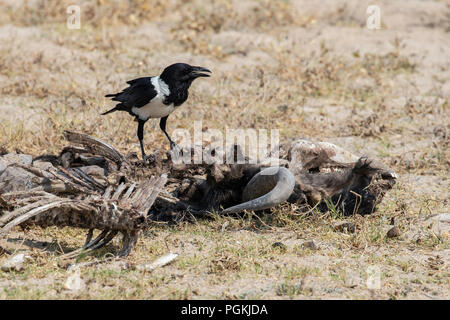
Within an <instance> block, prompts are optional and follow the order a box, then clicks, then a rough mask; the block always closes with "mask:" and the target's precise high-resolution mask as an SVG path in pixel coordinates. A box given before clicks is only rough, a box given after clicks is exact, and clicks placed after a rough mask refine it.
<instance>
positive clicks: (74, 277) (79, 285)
mask: <svg viewBox="0 0 450 320" xmlns="http://www.w3.org/2000/svg"><path fill="white" fill-rule="evenodd" d="M69 270H71V269H69ZM69 272H70V273H72V274H71V275H70V276H69V277H67V280H66V282H65V283H64V288H65V289H67V290H70V291H73V292H80V291H82V290H84V289H85V288H86V284H85V282H84V280H83V279H82V278H81V277H80V273H81V272H80V269H79V268H74V269H73V271H69Z"/></svg>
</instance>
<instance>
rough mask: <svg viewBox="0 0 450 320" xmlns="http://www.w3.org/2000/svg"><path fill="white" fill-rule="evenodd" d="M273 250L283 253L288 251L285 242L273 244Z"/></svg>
mask: <svg viewBox="0 0 450 320" xmlns="http://www.w3.org/2000/svg"><path fill="white" fill-rule="evenodd" d="M272 248H278V249H280V250H281V251H286V250H287V247H286V245H285V244H284V243H283V242H274V243H273V244H272Z"/></svg>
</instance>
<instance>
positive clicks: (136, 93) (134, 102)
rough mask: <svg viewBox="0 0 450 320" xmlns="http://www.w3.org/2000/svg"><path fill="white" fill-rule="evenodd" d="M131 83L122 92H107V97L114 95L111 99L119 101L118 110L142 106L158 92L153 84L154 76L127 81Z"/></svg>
mask: <svg viewBox="0 0 450 320" xmlns="http://www.w3.org/2000/svg"><path fill="white" fill-rule="evenodd" d="M127 83H128V84H129V85H130V86H129V87H128V88H125V89H123V90H122V92H119V93H114V94H107V95H106V96H105V97H112V99H111V100H113V101H119V102H120V104H118V105H117V106H116V108H115V109H116V110H125V111H129V110H131V108H133V107H136V108H140V107H143V106H145V105H146V104H147V103H149V102H150V101H151V100H152V99H153V98H154V97H156V95H157V94H158V93H157V92H156V90H155V87H154V86H153V84H152V78H149V77H145V78H138V79H134V80H130V81H127Z"/></svg>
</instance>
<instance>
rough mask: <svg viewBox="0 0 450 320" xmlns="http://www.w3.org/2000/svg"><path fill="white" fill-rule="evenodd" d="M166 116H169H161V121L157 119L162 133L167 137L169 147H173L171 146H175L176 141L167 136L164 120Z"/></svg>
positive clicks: (165, 120)
mask: <svg viewBox="0 0 450 320" xmlns="http://www.w3.org/2000/svg"><path fill="white" fill-rule="evenodd" d="M168 117H169V116H165V117H163V118H161V121H159V127H160V128H161V130H162V131H163V132H164V134H165V135H166V137H167V139H169V141H170V149H173V148H175V146H176V143H175V142H173V141H172V139H171V138H170V137H169V134H168V133H167V131H166V122H167V118H168Z"/></svg>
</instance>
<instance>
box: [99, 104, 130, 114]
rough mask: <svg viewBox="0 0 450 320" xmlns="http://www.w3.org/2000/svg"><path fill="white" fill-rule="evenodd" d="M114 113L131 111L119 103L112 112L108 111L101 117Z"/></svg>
mask: <svg viewBox="0 0 450 320" xmlns="http://www.w3.org/2000/svg"><path fill="white" fill-rule="evenodd" d="M114 111H129V109H128V108H127V107H126V106H124V105H123V104H122V103H119V104H118V105H116V106H115V107H114V108H112V109H111V110H108V111H106V112H103V113H102V114H101V115H102V116H104V115H105V114H108V113H111V112H114Z"/></svg>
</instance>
